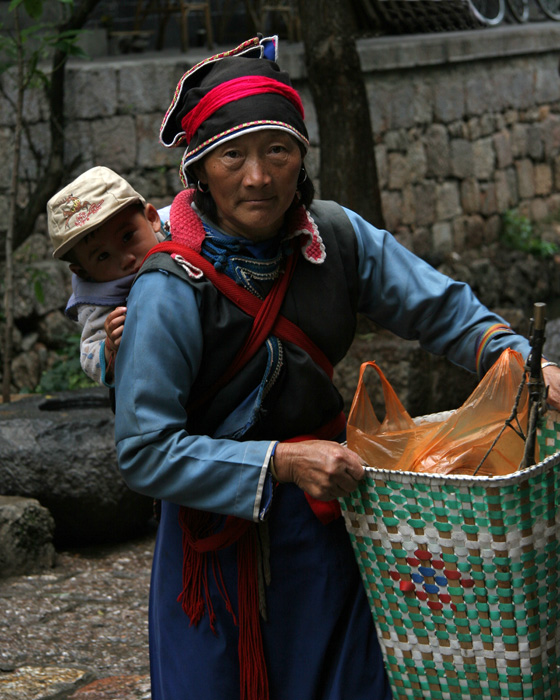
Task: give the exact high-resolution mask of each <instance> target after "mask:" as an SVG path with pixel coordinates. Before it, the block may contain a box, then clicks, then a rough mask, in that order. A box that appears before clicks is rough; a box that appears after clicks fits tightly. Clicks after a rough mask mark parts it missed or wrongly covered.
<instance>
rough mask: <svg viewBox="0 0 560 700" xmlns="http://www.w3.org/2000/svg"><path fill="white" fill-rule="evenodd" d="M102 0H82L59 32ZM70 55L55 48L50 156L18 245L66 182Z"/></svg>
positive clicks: (24, 215) (80, 22)
mask: <svg viewBox="0 0 560 700" xmlns="http://www.w3.org/2000/svg"><path fill="white" fill-rule="evenodd" d="M99 2H100V0H82V2H81V3H80V4H79V5H78V6H76V7H75V8H74V9H73V11H72V14H71V15H70V17H69V18H68V20H67V21H66V22H64V24H61V25H60V26H59V27H58V33H59V34H63V33H64V32H67V31H74V30H78V29H81V28H82V27H83V26H84V24H85V23H86V21H87V19H88V17H89V15H90V14H91V12H92V11H93V10H94V9H95V7H96V5H98V4H99ZM67 59H68V54H67V53H66V52H64V51H61V50H58V49H57V50H55V51H54V53H53V57H52V63H51V65H52V70H51V74H50V81H49V84H48V86H47V88H46V91H47V100H48V103H49V111H50V114H49V124H50V134H51V145H50V151H49V159H48V161H47V165H46V167H45V170H44V172H43V173H42V175H41V177H39V178H38V179H37V183H36V185H35V189H34V190H33V192H32V193H31V194H30V196H29V198H28V201H27V204H26V206H25V207H23V208H18V210H17V218H16V227H15V231H14V248H17V247H18V246H20V245H21V244H22V243H23V242H24V241H25V239H26V238H27V237H28V236H30V235H31V234H32V233H33V230H34V227H35V222H36V221H37V217H38V216H39V214H42V213H43V212H44V211H45V209H46V206H47V202H48V201H49V199H50V198H51V197H52V196H53V194H55V193H56V192H57V190H59V189H60V187H61V186H62V184H63V180H64V175H65V172H66V167H65V166H66V165H67V164H65V162H64V79H65V72H66V61H67Z"/></svg>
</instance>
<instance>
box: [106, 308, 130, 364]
mask: <svg viewBox="0 0 560 700" xmlns="http://www.w3.org/2000/svg"><path fill="white" fill-rule="evenodd" d="M125 318H126V306H117V308H116V309H114V311H111V313H110V314H109V315H108V316H107V318H106V319H105V333H106V334H107V340H106V341H105V346H106V347H107V349H108V350H109V351H110V352H112V353H115V354H116V352H117V350H118V349H119V345H120V344H121V336H122V332H123V328H124V320H125Z"/></svg>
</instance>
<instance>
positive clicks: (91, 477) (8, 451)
mask: <svg viewBox="0 0 560 700" xmlns="http://www.w3.org/2000/svg"><path fill="white" fill-rule="evenodd" d="M0 492H1V493H2V494H4V495H8V496H26V497H31V498H36V499H37V500H38V501H39V502H40V503H41V504H42V505H43V506H45V507H46V508H48V509H49V511H50V512H51V514H52V516H53V518H54V520H55V524H56V529H55V542H56V543H57V544H59V543H63V544H77V545H81V544H90V543H96V542H106V541H115V540H123V539H127V538H129V537H131V536H134V535H137V534H139V533H141V532H143V531H144V529H145V528H146V526H147V523H148V521H149V520H150V517H151V513H152V503H151V499H149V498H147V497H144V496H140V495H139V494H136V493H133V492H132V491H130V489H129V488H128V487H127V486H126V484H125V483H124V481H123V479H122V477H121V475H120V474H119V472H118V470H117V459H116V453H115V447H114V416H113V413H112V411H111V408H110V405H109V401H108V396H107V392H106V390H104V389H102V388H99V389H97V388H94V389H87V390H81V391H73V392H65V393H60V394H56V395H54V396H50V397H44V396H37V397H31V398H26V399H22V400H20V401H17V402H14V403H11V404H7V405H0Z"/></svg>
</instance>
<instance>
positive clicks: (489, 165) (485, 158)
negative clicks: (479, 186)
mask: <svg viewBox="0 0 560 700" xmlns="http://www.w3.org/2000/svg"><path fill="white" fill-rule="evenodd" d="M473 160H474V175H475V177H476V178H477V179H478V180H491V179H492V176H493V174H494V168H495V163H496V156H495V153H494V147H493V143H492V139H491V138H483V139H479V140H478V141H475V142H474V143H473Z"/></svg>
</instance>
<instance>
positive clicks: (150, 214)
mask: <svg viewBox="0 0 560 700" xmlns="http://www.w3.org/2000/svg"><path fill="white" fill-rule="evenodd" d="M144 215H145V217H146V219H148V221H149V222H150V224H151V226H152V228H153V230H154V232H155V233H157V232H158V231H159V230H160V229H161V219H160V218H159V214H158V212H157V209H156V208H155V207H154V205H153V204H146V206H145V208H144Z"/></svg>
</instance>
